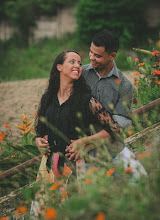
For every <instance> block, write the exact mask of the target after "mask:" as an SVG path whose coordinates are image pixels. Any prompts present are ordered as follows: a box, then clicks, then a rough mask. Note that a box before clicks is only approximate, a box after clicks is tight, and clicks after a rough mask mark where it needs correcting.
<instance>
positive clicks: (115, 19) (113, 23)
mask: <svg viewBox="0 0 160 220" xmlns="http://www.w3.org/2000/svg"><path fill="white" fill-rule="evenodd" d="M145 3H146V1H144V0H140V1H139V0H135V1H130V0H121V1H112V0H107V1H99V0H88V1H86V0H79V2H78V4H77V14H76V18H77V23H78V29H77V31H78V33H79V36H80V38H81V40H82V41H85V42H88V43H89V42H90V41H91V40H92V37H93V35H94V34H95V33H96V32H97V31H101V30H103V29H108V30H112V31H113V32H115V34H116V35H117V36H118V37H119V39H120V43H121V44H123V45H127V44H129V43H131V42H132V43H136V42H135V39H137V40H140V36H141V32H142V30H143V33H144V32H145V29H146V23H145V20H144V17H143V11H144V7H145ZM136 37H137V38H136ZM133 41H134V42H133Z"/></svg>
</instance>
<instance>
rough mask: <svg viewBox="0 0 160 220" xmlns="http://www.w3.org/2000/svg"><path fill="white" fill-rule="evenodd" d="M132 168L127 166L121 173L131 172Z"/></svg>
mask: <svg viewBox="0 0 160 220" xmlns="http://www.w3.org/2000/svg"><path fill="white" fill-rule="evenodd" d="M132 170H133V167H128V168H127V169H125V170H124V171H123V173H131V172H132Z"/></svg>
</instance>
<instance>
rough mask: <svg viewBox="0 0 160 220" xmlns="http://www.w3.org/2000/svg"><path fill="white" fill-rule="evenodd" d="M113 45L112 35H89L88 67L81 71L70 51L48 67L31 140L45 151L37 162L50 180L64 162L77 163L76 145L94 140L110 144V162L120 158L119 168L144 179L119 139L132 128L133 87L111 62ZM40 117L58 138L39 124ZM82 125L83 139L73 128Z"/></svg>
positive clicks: (116, 46) (136, 162) (74, 55)
mask: <svg viewBox="0 0 160 220" xmlns="http://www.w3.org/2000/svg"><path fill="white" fill-rule="evenodd" d="M118 46H119V42H118V39H117V37H116V36H115V35H114V34H113V33H112V32H110V31H102V32H100V33H98V34H97V35H95V36H94V38H93V40H92V43H91V47H90V53H89V56H90V60H91V65H90V64H89V65H85V66H83V67H82V64H81V57H80V56H79V54H78V53H77V52H76V51H72V50H68V51H64V52H62V53H61V54H59V55H58V57H57V58H56V60H55V62H54V64H53V67H52V70H51V74H50V79H49V85H48V88H47V90H46V91H45V93H44V94H43V96H42V98H41V102H40V106H39V110H38V115H37V123H36V132H37V135H39V136H37V137H36V139H35V142H36V145H37V147H38V148H39V150H40V152H41V153H42V154H46V151H47V152H48V156H47V157H46V156H43V157H42V162H41V163H43V165H44V166H46V169H47V170H48V173H51V174H53V180H51V181H54V180H55V177H57V176H61V174H62V172H63V170H64V166H65V158H68V159H69V160H70V161H71V162H72V164H73V166H74V167H75V165H76V161H78V160H79V159H80V152H79V151H80V150H77V146H79V145H83V146H84V148H86V149H87V148H89V147H90V145H89V144H90V143H91V142H93V141H96V140H98V139H108V140H109V141H110V143H111V144H109V145H108V146H107V147H109V149H108V150H109V152H110V153H111V156H112V157H113V158H114V157H116V156H117V155H118V154H119V156H120V157H119V158H120V160H122V161H123V162H124V169H126V168H127V166H131V167H133V169H132V174H133V177H134V178H138V177H139V176H140V175H141V174H143V175H146V171H145V170H144V168H143V166H142V165H141V164H140V163H139V161H138V160H137V159H134V158H135V156H134V154H133V153H132V152H131V151H130V150H129V149H128V148H127V147H125V145H124V142H123V140H122V138H120V132H119V130H120V127H126V126H128V125H130V124H131V120H130V119H129V114H130V112H131V103H132V85H131V83H130V82H129V81H128V80H127V79H126V78H125V76H124V75H123V74H122V73H121V72H120V71H119V70H118V69H117V67H116V64H115V62H114V58H115V57H116V53H117V51H118ZM112 106H114V110H113V107H112ZM78 112H81V115H82V118H81V120H79V119H78V118H77V113H78ZM41 116H43V117H45V118H46V120H47V121H48V122H49V123H50V124H51V125H53V126H54V128H56V129H58V131H60V133H61V134H63V136H61V135H59V133H58V132H56V129H53V130H52V129H51V128H50V126H49V127H48V126H47V125H46V124H45V123H43V122H42V121H41V120H40V117H41ZM81 122H82V124H83V132H85V134H86V135H87V137H86V136H85V137H83V138H78V136H79V133H78V132H77V131H76V129H75V127H81V125H80V123H81ZM90 124H93V125H94V128H95V130H96V132H97V133H95V134H92V135H91V133H90V132H89V125H90ZM66 146H68V147H67V148H66ZM97 147H98V146H97ZM84 148H83V149H84ZM57 152H61V154H60V155H59V154H58V153H57ZM75 175H76V174H75Z"/></svg>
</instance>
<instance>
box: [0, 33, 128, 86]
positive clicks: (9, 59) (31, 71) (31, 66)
mask: <svg viewBox="0 0 160 220" xmlns="http://www.w3.org/2000/svg"><path fill="white" fill-rule="evenodd" d="M67 49H74V50H77V51H78V52H79V54H80V55H81V57H82V63H83V64H87V63H90V59H89V56H88V54H89V45H86V44H82V43H80V42H79V40H78V39H77V37H76V36H75V35H66V36H65V37H63V38H61V39H57V38H52V39H43V40H40V41H39V42H37V43H33V44H31V45H29V46H28V47H27V48H19V47H17V44H16V42H15V40H14V39H12V40H9V41H8V42H0V60H1V65H0V81H2V82H3V81H12V80H25V79H35V78H48V77H49V74H50V70H51V67H52V65H53V61H54V59H55V58H56V56H57V55H58V54H59V53H60V52H61V51H63V50H67ZM116 63H117V66H118V68H120V69H122V71H123V70H128V69H130V68H132V67H131V65H130V63H129V62H128V61H127V57H126V55H125V52H124V51H123V50H121V49H120V50H119V51H118V53H117V57H116Z"/></svg>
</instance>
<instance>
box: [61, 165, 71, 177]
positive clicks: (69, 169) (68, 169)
mask: <svg viewBox="0 0 160 220" xmlns="http://www.w3.org/2000/svg"><path fill="white" fill-rule="evenodd" d="M71 172H72V171H71V168H70V167H67V166H65V167H64V170H63V175H64V176H69V175H70V174H71Z"/></svg>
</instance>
